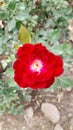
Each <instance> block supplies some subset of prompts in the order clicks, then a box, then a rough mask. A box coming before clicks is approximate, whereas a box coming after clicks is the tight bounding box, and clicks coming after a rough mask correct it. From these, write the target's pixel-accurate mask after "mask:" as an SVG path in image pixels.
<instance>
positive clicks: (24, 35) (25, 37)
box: [19, 25, 31, 44]
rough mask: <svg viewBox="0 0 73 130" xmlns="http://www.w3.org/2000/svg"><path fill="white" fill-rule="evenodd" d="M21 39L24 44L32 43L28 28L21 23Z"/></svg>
mask: <svg viewBox="0 0 73 130" xmlns="http://www.w3.org/2000/svg"><path fill="white" fill-rule="evenodd" d="M19 40H20V42H21V43H22V44H25V43H31V35H30V33H29V31H28V30H27V28H26V27H25V26H23V25H21V27H20V29H19Z"/></svg>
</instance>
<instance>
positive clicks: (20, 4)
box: [17, 3, 25, 11]
mask: <svg viewBox="0 0 73 130" xmlns="http://www.w3.org/2000/svg"><path fill="white" fill-rule="evenodd" d="M17 9H19V10H22V11H24V10H25V5H24V3H18V4H17Z"/></svg>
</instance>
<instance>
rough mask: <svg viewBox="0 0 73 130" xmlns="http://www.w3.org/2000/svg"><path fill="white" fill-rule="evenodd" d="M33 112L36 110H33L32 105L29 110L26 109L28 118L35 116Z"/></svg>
mask: <svg viewBox="0 0 73 130" xmlns="http://www.w3.org/2000/svg"><path fill="white" fill-rule="evenodd" d="M33 114H34V111H33V108H32V107H29V108H28V109H27V110H26V115H27V117H28V118H32V117H33Z"/></svg>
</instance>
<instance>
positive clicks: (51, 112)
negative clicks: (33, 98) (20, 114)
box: [41, 103, 60, 123]
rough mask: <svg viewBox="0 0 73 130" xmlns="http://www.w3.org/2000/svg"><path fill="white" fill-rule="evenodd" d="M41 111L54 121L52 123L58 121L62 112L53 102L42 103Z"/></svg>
mask: <svg viewBox="0 0 73 130" xmlns="http://www.w3.org/2000/svg"><path fill="white" fill-rule="evenodd" d="M41 111H42V112H43V113H44V115H45V116H47V117H48V118H49V120H50V121H52V123H57V122H58V121H59V119H60V113H59V111H58V109H57V107H56V106H55V105H53V104H51V103H42V105H41Z"/></svg>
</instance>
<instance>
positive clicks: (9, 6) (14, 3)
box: [8, 0, 16, 10]
mask: <svg viewBox="0 0 73 130" xmlns="http://www.w3.org/2000/svg"><path fill="white" fill-rule="evenodd" d="M15 6H16V2H15V0H13V1H11V2H10V3H9V5H8V8H9V9H10V10H14V9H15Z"/></svg>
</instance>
